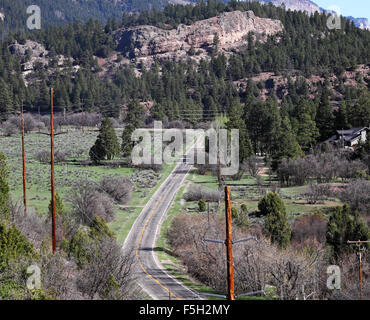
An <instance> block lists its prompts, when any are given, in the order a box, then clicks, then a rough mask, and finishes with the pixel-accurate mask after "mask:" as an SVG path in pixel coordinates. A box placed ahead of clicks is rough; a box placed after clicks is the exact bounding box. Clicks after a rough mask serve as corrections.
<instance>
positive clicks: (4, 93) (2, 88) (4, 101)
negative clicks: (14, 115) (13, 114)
mask: <svg viewBox="0 0 370 320" xmlns="http://www.w3.org/2000/svg"><path fill="white" fill-rule="evenodd" d="M11 105H12V98H11V94H10V91H9V87H8V85H7V84H6V83H5V81H4V80H3V79H2V78H0V116H2V117H3V118H5V119H6V118H7V113H8V112H10V111H11Z"/></svg>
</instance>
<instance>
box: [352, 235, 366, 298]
mask: <svg viewBox="0 0 370 320" xmlns="http://www.w3.org/2000/svg"><path fill="white" fill-rule="evenodd" d="M347 243H348V244H355V245H356V246H357V248H358V262H359V277H358V278H359V281H360V300H362V253H361V246H362V245H363V244H366V243H370V241H369V240H368V241H361V240H357V241H350V240H348V241H347Z"/></svg>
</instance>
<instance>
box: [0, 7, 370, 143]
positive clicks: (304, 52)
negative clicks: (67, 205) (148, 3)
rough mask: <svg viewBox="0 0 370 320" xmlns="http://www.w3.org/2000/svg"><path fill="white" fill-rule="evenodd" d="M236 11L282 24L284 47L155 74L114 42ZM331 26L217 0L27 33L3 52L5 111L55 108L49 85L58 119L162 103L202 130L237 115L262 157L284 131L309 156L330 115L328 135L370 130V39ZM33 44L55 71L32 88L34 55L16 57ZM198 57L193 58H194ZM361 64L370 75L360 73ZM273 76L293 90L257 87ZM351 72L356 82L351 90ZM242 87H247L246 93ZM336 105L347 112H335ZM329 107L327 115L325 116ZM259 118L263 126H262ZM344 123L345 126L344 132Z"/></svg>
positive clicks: (161, 111)
mask: <svg viewBox="0 0 370 320" xmlns="http://www.w3.org/2000/svg"><path fill="white" fill-rule="evenodd" d="M234 10H240V11H245V10H252V11H253V12H254V13H255V15H256V16H260V17H266V18H272V19H278V20H280V21H282V23H283V26H284V32H283V33H282V34H281V35H279V40H278V41H277V37H276V36H272V37H270V38H269V39H268V40H267V42H266V43H260V42H253V41H247V43H248V46H247V48H246V49H245V50H243V51H240V52H235V53H234V54H232V55H230V56H228V57H226V56H225V55H223V54H218V52H217V48H216V47H217V43H215V44H214V46H215V50H211V53H210V55H209V57H208V58H207V59H201V60H200V63H199V64H198V63H195V62H194V61H192V60H187V59H184V60H183V61H182V62H179V63H178V62H172V61H158V62H157V63H156V64H155V65H154V66H153V67H152V68H150V69H146V68H143V67H142V66H140V64H136V63H135V60H131V61H130V60H128V59H127V57H125V56H124V54H125V53H124V52H120V51H119V50H118V48H117V43H116V42H115V41H114V39H113V37H112V32H113V31H114V30H117V29H119V28H125V27H130V26H134V25H139V24H152V25H157V26H163V25H166V26H167V28H168V27H169V26H171V27H173V28H174V27H176V26H177V25H178V24H180V23H186V24H190V23H193V22H195V21H197V20H201V19H205V18H208V17H213V16H215V15H217V14H219V13H221V12H225V11H234ZM326 19H327V17H326V16H325V15H323V14H321V15H320V14H318V13H316V14H315V15H313V16H312V17H308V16H307V15H305V14H304V13H301V12H286V11H284V10H283V9H282V8H277V7H274V6H272V5H269V6H262V5H260V4H259V3H255V2H253V3H244V2H237V1H232V2H229V3H228V4H227V5H225V4H223V3H217V2H212V1H210V2H209V3H208V4H205V3H200V4H199V5H197V6H185V7H184V6H173V5H170V6H168V7H166V8H165V9H164V10H163V11H151V12H142V13H141V14H139V15H125V16H124V17H123V19H122V21H118V20H113V19H110V20H109V21H108V23H107V25H105V26H103V25H102V24H101V23H99V22H98V21H93V20H90V21H88V22H87V23H85V24H82V23H78V22H75V23H73V24H70V25H67V26H60V27H50V28H47V29H43V30H41V31H38V32H32V33H29V34H26V35H24V34H19V35H12V36H9V37H8V38H7V39H6V40H5V41H4V42H3V43H2V48H1V52H2V55H1V60H0V75H1V79H0V92H1V96H0V112H1V115H2V118H3V119H6V118H7V117H9V115H10V114H11V113H12V112H15V111H17V110H19V107H20V104H21V101H22V100H23V101H24V104H25V109H26V110H27V111H31V112H36V111H37V110H38V108H39V106H41V107H45V106H47V105H48V103H49V102H48V101H49V93H48V92H49V91H48V88H50V87H53V88H54V92H55V105H56V111H63V110H64V109H66V111H67V112H75V111H79V110H80V108H81V103H82V102H83V103H84V106H85V110H87V111H98V112H102V113H103V114H104V115H106V116H112V117H119V116H120V114H121V110H122V107H123V106H124V105H126V104H127V103H128V102H129V101H130V100H131V99H134V98H137V99H139V100H140V101H143V102H145V101H147V102H151V103H154V106H153V108H152V109H151V114H152V117H154V118H157V119H162V120H176V119H181V120H185V121H188V122H190V123H192V124H196V123H199V122H202V121H206V120H212V119H213V118H214V116H215V115H216V114H218V113H220V112H226V113H230V112H231V110H233V108H237V109H238V110H239V111H238V112H240V114H241V115H243V118H244V120H245V122H246V124H247V127H248V131H249V135H250V136H251V137H252V140H253V145H254V148H255V149H256V150H257V149H262V150H272V148H273V142H272V141H270V138H268V137H271V136H276V135H274V134H273V131H274V130H279V128H284V130H285V131H286V130H287V129H286V128H291V130H292V133H293V135H294V136H297V140H298V142H299V144H300V146H301V148H302V149H303V150H307V149H308V148H309V147H310V146H312V145H313V144H314V143H315V142H317V141H320V140H322V139H324V138H326V137H327V133H325V134H324V133H323V132H320V130H321V131H322V130H324V129H322V128H320V124H319V123H316V118H317V119H319V120H320V121H322V119H323V117H326V120H327V121H328V122H329V127H330V128H329V132H333V130H334V129H335V128H336V127H338V126H339V125H340V127H343V126H345V127H347V126H350V125H352V126H364V125H368V124H369V123H370V106H369V93H368V88H369V78H368V71H366V70H367V69H366V65H367V64H368V62H369V61H370V50H369V49H370V48H369V46H370V32H369V31H364V30H360V29H358V28H356V27H355V26H354V25H353V23H351V22H350V21H349V20H345V19H344V20H343V25H344V28H343V30H334V31H333V30H329V29H327V27H326ZM251 37H252V35H251ZM27 39H29V40H32V41H35V42H38V43H40V44H42V45H43V46H44V47H45V50H46V51H45V52H44V53H42V55H46V60H47V63H45V64H42V63H35V64H34V65H33V69H34V70H28V71H27V74H28V75H27V77H29V78H28V80H27V84H28V86H27V87H26V86H25V84H24V81H23V77H24V76H25V72H24V68H25V63H27V61H28V60H29V59H30V56H32V53H31V52H30V51H32V50H28V51H27V50H26V51H27V53H26V54H25V55H24V56H21V57H20V56H19V55H17V54H15V52H14V51H15V49H14V45H13V44H14V43H15V41H18V43H19V44H24V43H25V42H26V40H27ZM194 54H195V53H191V52H189V54H188V56H189V57H191V56H192V55H194ZM60 55H63V57H64V60H63V62H60V61H61V60H59V59H60ZM112 55H114V56H115V57H116V58H115V60H114V62H117V63H115V68H114V69H113V70H111V72H110V73H109V75H108V74H107V73H105V72H103V71H104V70H102V67H101V63H99V61H100V62H101V61H105V60H104V59H108V58H109V57H111V56H112ZM122 59H126V63H122ZM358 65H362V66H363V69H362V70H365V71H364V72H362V73H361V72H359V69H358ZM138 72H139V74H140V76H138ZM267 72H272V74H275V76H281V77H283V78H284V79H285V80H286V84H285V85H284V86H280V87H279V86H277V85H275V84H274V80H271V79H267V80H259V81H257V80H256V81H252V78H253V79H255V77H257V78H258V76H259V75H261V74H264V73H267ZM348 74H352V75H353V77H354V79H350V80H351V81H352V80H353V81H352V82H351V83H350V84H349V83H348V79H347V78H348V77H349V76H348ZM312 77H318V79H319V80H318V81H316V82H315V83H312V82H310V80H309V79H311V78H312ZM238 82H243V83H244V84H245V85H244V86H239V85H237V84H238ZM330 101H335V102H336V105H341V106H342V107H341V108H340V109H337V111H335V110H334V109H333V108H332V106H331V105H330ZM320 104H321V106H322V107H320V108H319V105H320ZM279 105H280V106H281V108H278V106H279ZM324 107H325V108H326V109H325V110H326V111H325V112H324V114H323V115H322V114H320V112H322V110H324V109H322V108H324ZM338 110H339V111H338ZM318 112H319V113H318ZM335 113H336V114H338V117H337V119H336V118H335V117H334V114H335ZM339 115H340V118H339ZM255 117H258V118H259V119H260V121H255V120H253V119H254V118H255ZM265 118H266V124H263V129H262V127H261V128H260V127H258V126H262V123H263V122H264V121H262V120H261V119H265ZM343 119H344V120H343ZM283 120H284V121H283ZM341 121H342V122H343V121H345V123H344V124H343V123H340V124H339V122H341ZM256 126H257V127H256ZM281 126H283V127H281ZM269 128H270V129H269ZM271 130H272V131H271ZM325 130H328V129H325Z"/></svg>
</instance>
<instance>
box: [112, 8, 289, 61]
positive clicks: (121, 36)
mask: <svg viewBox="0 0 370 320" xmlns="http://www.w3.org/2000/svg"><path fill="white" fill-rule="evenodd" d="M281 31H283V25H282V23H281V21H280V20H273V19H265V18H260V17H256V16H255V15H254V13H253V12H252V11H246V12H241V11H233V12H225V13H222V14H220V15H218V16H217V17H213V18H210V19H206V20H201V21H197V22H195V23H194V24H192V25H179V26H178V28H177V29H172V30H165V29H161V28H158V27H154V26H137V27H130V28H123V29H119V30H117V31H116V32H115V33H114V35H113V36H114V39H115V41H116V43H117V50H118V51H120V52H122V53H123V54H124V55H126V56H129V57H131V58H143V57H155V58H157V59H160V60H161V59H172V60H179V59H182V58H184V56H186V55H187V53H188V52H189V50H191V49H194V51H196V52H198V56H199V55H204V54H207V52H208V51H209V49H211V48H212V47H214V44H215V37H216V35H217V37H218V49H219V50H221V51H224V52H228V51H232V50H237V49H239V48H241V47H243V46H245V45H246V44H247V37H248V34H249V33H250V32H253V34H254V39H255V40H257V41H265V40H266V39H267V36H269V35H275V34H277V33H278V32H281Z"/></svg>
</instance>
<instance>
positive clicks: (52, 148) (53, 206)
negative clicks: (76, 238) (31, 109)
mask: <svg viewBox="0 0 370 320" xmlns="http://www.w3.org/2000/svg"><path fill="white" fill-rule="evenodd" d="M50 100H51V103H50V105H51V108H50V142H51V154H50V155H51V209H52V211H51V212H52V231H51V235H52V248H53V253H55V251H56V240H55V177H54V114H53V113H54V110H53V88H51V90H50Z"/></svg>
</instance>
